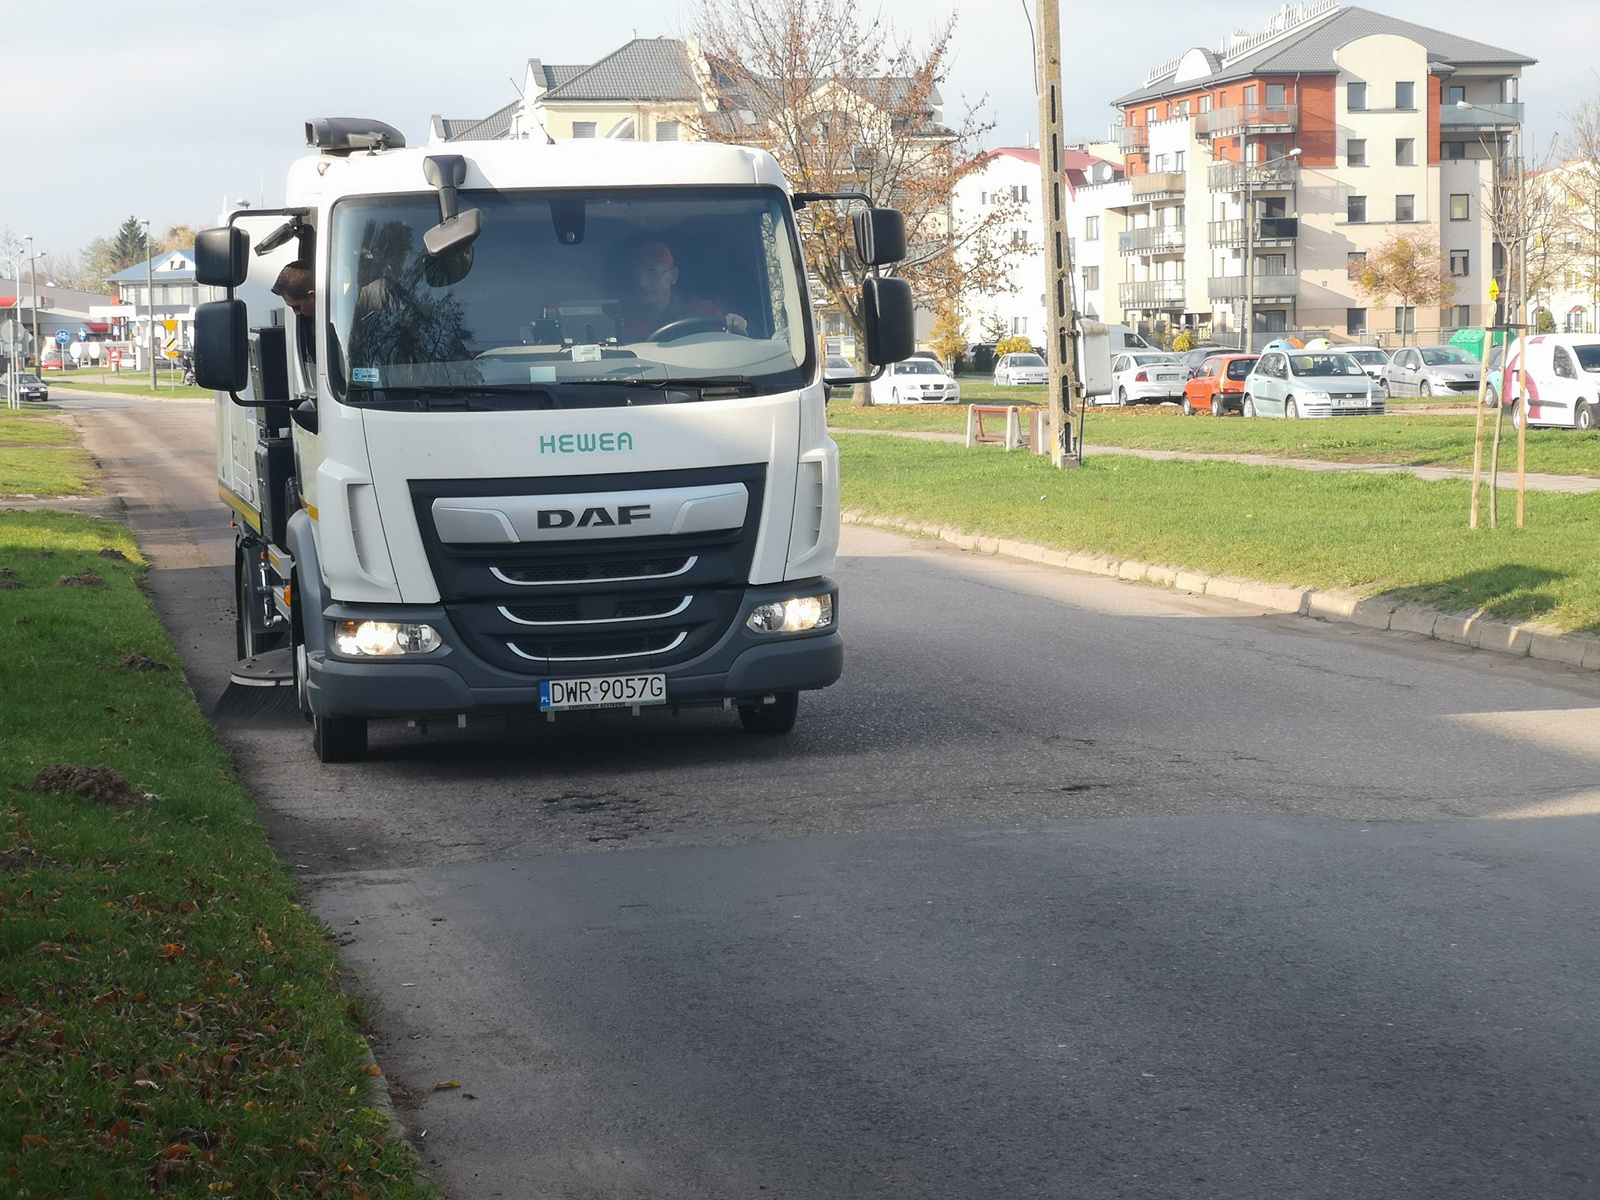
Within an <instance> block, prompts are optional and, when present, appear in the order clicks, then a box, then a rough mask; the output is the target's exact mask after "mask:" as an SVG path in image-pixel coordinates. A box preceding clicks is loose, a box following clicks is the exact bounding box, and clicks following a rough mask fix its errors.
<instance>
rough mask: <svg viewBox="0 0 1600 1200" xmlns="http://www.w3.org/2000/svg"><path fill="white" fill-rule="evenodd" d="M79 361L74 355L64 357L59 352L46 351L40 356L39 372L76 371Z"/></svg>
mask: <svg viewBox="0 0 1600 1200" xmlns="http://www.w3.org/2000/svg"><path fill="white" fill-rule="evenodd" d="M77 369H78V363H77V360H76V359H74V358H73V357H72V355H70V354H67V355H63V354H62V353H61V352H60V351H59V350H46V351H45V352H44V353H43V354H41V355H40V356H39V370H40V371H41V372H44V371H61V370H67V371H76V370H77Z"/></svg>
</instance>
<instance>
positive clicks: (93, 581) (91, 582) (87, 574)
mask: <svg viewBox="0 0 1600 1200" xmlns="http://www.w3.org/2000/svg"><path fill="white" fill-rule="evenodd" d="M105 585H106V581H105V580H104V579H102V578H101V577H100V572H99V571H96V570H95V569H94V568H93V567H90V568H89V569H88V570H87V571H79V572H78V573H77V574H76V575H63V576H62V577H61V578H60V579H58V580H56V586H57V587H105Z"/></svg>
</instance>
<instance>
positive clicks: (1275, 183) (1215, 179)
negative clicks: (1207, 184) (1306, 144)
mask: <svg viewBox="0 0 1600 1200" xmlns="http://www.w3.org/2000/svg"><path fill="white" fill-rule="evenodd" d="M1246 172H1248V176H1247V175H1246ZM1210 179H1211V190H1212V191H1214V192H1238V191H1243V190H1244V187H1245V183H1246V182H1247V181H1248V183H1249V185H1250V188H1251V190H1252V191H1258V192H1281V191H1287V190H1288V189H1289V188H1292V187H1297V186H1298V185H1299V183H1300V164H1299V163H1295V162H1275V163H1232V162H1225V163H1218V164H1217V165H1216V166H1214V167H1212V168H1211V171H1210Z"/></svg>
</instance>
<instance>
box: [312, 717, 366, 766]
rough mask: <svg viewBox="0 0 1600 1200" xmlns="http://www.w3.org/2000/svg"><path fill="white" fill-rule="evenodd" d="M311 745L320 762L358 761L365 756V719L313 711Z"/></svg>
mask: <svg viewBox="0 0 1600 1200" xmlns="http://www.w3.org/2000/svg"><path fill="white" fill-rule="evenodd" d="M311 745H312V747H313V748H314V749H315V750H316V752H317V759H318V761H320V762H325V763H346V762H360V761H361V760H362V759H364V758H365V757H366V756H367V719H366V718H365V717H322V716H318V715H316V714H315V713H313V714H312V716H311Z"/></svg>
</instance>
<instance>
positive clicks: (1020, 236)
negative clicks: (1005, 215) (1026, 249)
mask: <svg viewBox="0 0 1600 1200" xmlns="http://www.w3.org/2000/svg"><path fill="white" fill-rule="evenodd" d="M1011 244H1012V245H1013V246H1016V247H1018V248H1021V247H1023V246H1026V245H1027V244H1028V231H1027V230H1026V229H1013V230H1012V231H1011Z"/></svg>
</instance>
